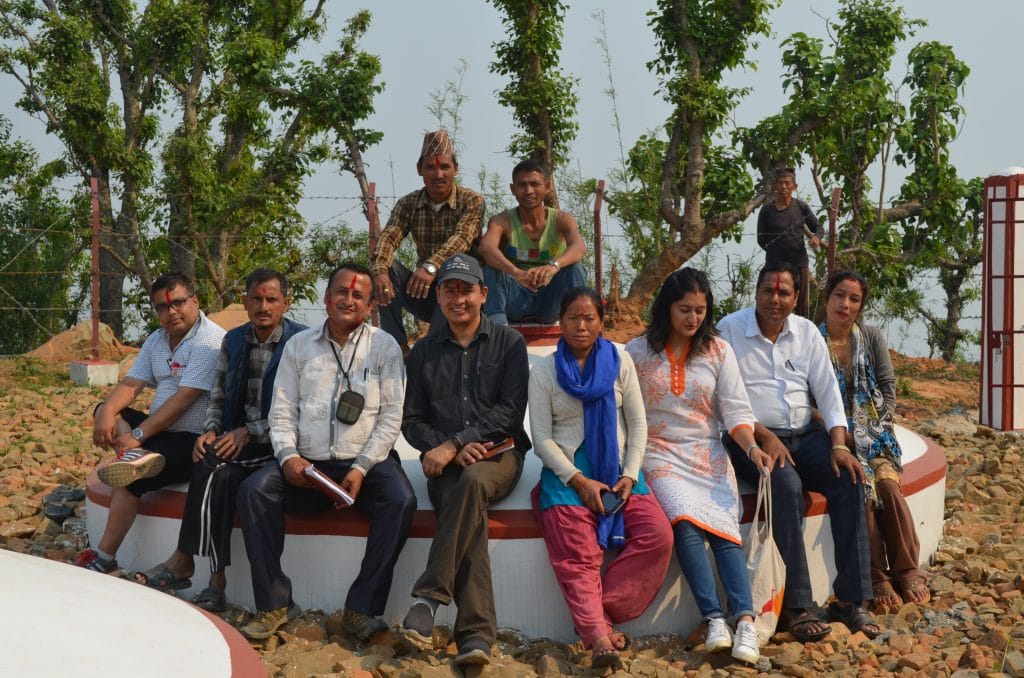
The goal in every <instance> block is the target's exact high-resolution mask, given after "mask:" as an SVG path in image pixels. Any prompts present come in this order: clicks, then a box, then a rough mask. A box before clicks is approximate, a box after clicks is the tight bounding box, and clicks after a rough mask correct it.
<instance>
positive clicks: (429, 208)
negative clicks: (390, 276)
mask: <svg viewBox="0 0 1024 678" xmlns="http://www.w3.org/2000/svg"><path fill="white" fill-rule="evenodd" d="M483 218H484V199H483V198H482V197H481V196H480V194H479V193H477V192H475V191H472V190H470V189H468V188H465V187H464V186H459V185H458V184H456V185H455V186H454V187H453V188H452V192H451V193H450V194H449V195H448V200H447V201H445V202H444V203H441V207H440V209H438V210H436V211H435V210H434V208H433V204H432V203H431V202H430V197H429V196H428V195H427V189H426V188H421V189H420V190H418V191H413V192H412V193H410V194H409V195H406V196H404V197H402V198H401V199H399V201H398V202H397V203H395V208H394V209H393V210H391V216H390V217H388V225H387V226H386V227H385V228H384V230H383V231H382V232H381V234H380V238H379V239H378V240H377V251H376V252H375V253H374V255H373V265H372V266H371V267H370V272H371V273H373V275H375V276H376V275H381V274H383V273H387V272H388V267H389V266H391V260H392V258H393V257H394V256H395V250H397V249H398V246H399V245H400V244H401V243H402V240H403V239H404V238H405V236H407V235H409V234H412V239H413V241H414V242H415V243H416V265H417V266H419V265H421V264H423V263H424V262H428V261H429V262H430V263H432V264H433V265H434V266H437V267H438V268H441V264H442V263H443V262H444V260H445V259H447V258H448V257H450V256H451V255H453V254H455V253H457V252H469V253H470V254H472V255H473V256H476V251H475V250H476V244H477V240H479V238H480V228H481V227H482V225H483Z"/></svg>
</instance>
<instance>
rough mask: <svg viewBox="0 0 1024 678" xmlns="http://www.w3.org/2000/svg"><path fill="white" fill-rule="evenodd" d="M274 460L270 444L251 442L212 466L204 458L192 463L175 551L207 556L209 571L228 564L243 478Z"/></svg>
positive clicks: (229, 562) (220, 568)
mask: <svg viewBox="0 0 1024 678" xmlns="http://www.w3.org/2000/svg"><path fill="white" fill-rule="evenodd" d="M272 461H274V448H273V447H271V445H270V444H269V443H267V444H263V445H260V444H256V443H250V444H248V445H246V446H245V448H244V449H243V450H242V452H241V453H240V454H239V455H238V457H236V458H235V459H232V460H231V461H228V462H222V463H220V464H218V465H215V466H213V467H211V466H209V465H208V462H207V461H206V460H205V459H204V460H203V461H201V462H199V463H198V464H194V465H193V466H192V477H191V479H190V480H189V483H188V495H187V496H186V497H185V513H184V515H183V516H182V518H181V529H180V530H178V550H179V551H181V552H182V553H188V554H190V555H193V556H207V557H208V558H209V559H210V570H211V571H214V572H216V571H218V570H223V569H224V568H225V567H227V566H228V565H230V564H231V530H232V529H233V528H234V526H235V507H236V505H237V502H236V497H237V496H238V488H239V487H241V485H242V481H244V480H245V479H246V478H248V477H249V476H250V475H252V474H253V473H254V472H256V471H258V470H259V469H260V468H262V467H263V466H264V465H265V464H267V463H269V462H272Z"/></svg>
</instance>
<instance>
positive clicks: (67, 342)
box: [26, 321, 139, 363]
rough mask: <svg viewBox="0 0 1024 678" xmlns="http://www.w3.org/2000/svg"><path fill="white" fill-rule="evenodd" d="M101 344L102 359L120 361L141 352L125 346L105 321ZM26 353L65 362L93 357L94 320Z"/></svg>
mask: <svg viewBox="0 0 1024 678" xmlns="http://www.w3.org/2000/svg"><path fill="white" fill-rule="evenodd" d="M99 344H100V360H114V361H119V360H121V359H122V358H124V357H125V356H130V355H134V354H136V353H138V352H139V349H137V348H132V347H131V346H125V345H124V344H122V343H121V342H120V341H118V340H117V337H115V336H114V332H113V331H112V330H111V329H110V327H109V326H108V325H105V324H103V323H100V341H99ZM26 355H27V356H29V357H31V358H40V359H41V360H46V361H49V362H64V363H69V362H71V361H73V360H90V359H92V321H87V322H84V323H80V324H78V325H75V326H74V327H72V328H71V329H70V330H67V331H65V332H61V333H60V334H58V335H57V336H55V337H53V338H52V339H50V340H49V341H48V342H46V343H45V344H43V345H42V346H40V347H39V348H37V349H35V350H34V351H30V352H29V353H27V354H26Z"/></svg>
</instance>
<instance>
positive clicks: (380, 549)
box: [238, 450, 416, 616]
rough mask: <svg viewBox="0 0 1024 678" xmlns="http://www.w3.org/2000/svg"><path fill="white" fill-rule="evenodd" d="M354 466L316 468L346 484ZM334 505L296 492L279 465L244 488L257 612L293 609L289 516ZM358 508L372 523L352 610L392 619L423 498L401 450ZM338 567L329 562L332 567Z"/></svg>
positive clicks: (372, 476) (370, 479)
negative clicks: (397, 578)
mask: <svg viewBox="0 0 1024 678" xmlns="http://www.w3.org/2000/svg"><path fill="white" fill-rule="evenodd" d="M353 461H355V460H354V459H348V460H345V461H318V462H315V466H316V467H317V469H319V470H320V471H321V472H323V473H324V474H326V475H328V476H330V477H331V478H332V479H333V480H335V481H337V482H340V481H341V480H342V479H343V478H344V477H345V475H346V474H347V473H348V472H349V469H350V468H351V467H352V463H353ZM331 505H332V502H331V500H330V499H329V498H328V497H327V496H326V495H324V494H323V493H321V492H320V491H319V490H315V489H312V488H305V487H296V486H294V485H290V484H289V483H288V481H286V480H285V479H284V474H283V473H282V472H281V467H280V466H279V465H278V464H277V463H276V462H274V463H270V464H267V465H266V466H264V467H263V468H261V469H260V470H259V471H257V472H255V473H253V474H252V475H251V476H249V477H248V478H247V479H246V480H245V481H244V482H243V483H242V487H241V488H240V489H239V491H238V517H239V520H240V522H241V523H242V536H243V537H244V538H245V551H246V553H247V554H248V556H249V565H250V567H251V568H252V587H253V597H254V598H255V601H256V609H257V610H259V611H267V610H276V609H279V608H282V607H287V606H289V605H291V603H292V582H291V580H290V579H289V578H288V577H287V576H286V575H285V573H284V571H283V570H282V569H281V554H282V553H283V552H284V514H285V512H289V513H301V512H310V511H323V510H326V509H328V508H330V507H331ZM353 508H355V509H356V510H357V511H360V512H362V513H364V514H366V515H367V516H369V518H370V531H369V535H368V536H367V539H366V551H365V553H364V554H363V561H362V564H361V566H360V568H359V573H358V574H357V575H356V577H355V580H354V581H353V582H352V586H351V587H350V588H349V591H348V596H347V597H346V598H345V607H347V608H349V609H352V610H355V611H356V612H360V613H362V614H367V615H372V616H377V615H380V614H383V613H384V607H385V606H386V605H387V601H388V594H389V593H390V592H391V579H392V575H393V574H394V571H395V563H396V562H398V556H399V554H400V553H401V552H402V547H403V546H405V540H406V538H407V537H408V536H409V528H410V527H411V526H412V518H413V514H414V513H415V512H416V495H415V493H414V492H413V489H412V485H410V484H409V479H408V478H407V477H406V475H405V472H404V471H403V470H402V465H401V463H400V462H399V460H398V454H397V453H396V452H395V451H394V450H392V451H391V453H390V454H389V455H388V457H387V458H386V459H385V460H384V461H382V462H380V463H379V464H377V465H376V466H374V467H373V468H372V469H370V472H369V473H368V474H366V478H365V479H364V480H363V484H362V487H361V488H360V490H359V496H358V497H357V498H356V502H355V504H353ZM330 566H331V564H330V563H324V567H330Z"/></svg>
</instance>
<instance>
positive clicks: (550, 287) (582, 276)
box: [484, 263, 587, 325]
mask: <svg viewBox="0 0 1024 678" xmlns="http://www.w3.org/2000/svg"><path fill="white" fill-rule="evenodd" d="M484 284H485V285H486V286H487V301H486V302H484V313H485V314H486V315H487V317H488V318H490V319H491V322H494V323H497V324H498V325H508V324H509V322H510V321H511V322H522V321H533V322H542V323H553V322H556V321H557V320H558V311H559V307H560V306H561V304H562V295H563V294H565V293H566V292H567V291H568V290H570V289H572V288H573V287H582V286H584V285H586V284H587V274H586V271H584V270H583V265H582V264H578V263H577V264H572V265H570V266H566V267H565V268H563V269H561V270H560V271H558V273H556V274H555V275H554V277H553V278H551V282H549V283H548V284H547V285H545V286H544V287H542V288H540V289H539V290H537V291H536V292H531V291H530V290H528V289H526V288H525V287H523V286H522V285H520V284H519V283H518V282H516V279H515V278H513V277H512V276H511V275H509V274H508V273H503V272H501V271H499V270H497V269H494V268H491V267H490V266H484Z"/></svg>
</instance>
